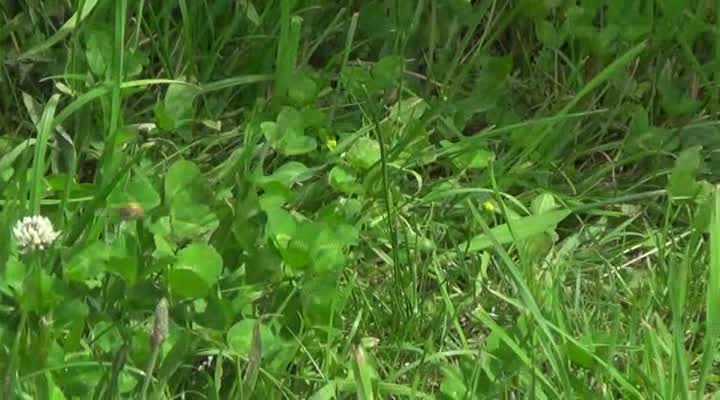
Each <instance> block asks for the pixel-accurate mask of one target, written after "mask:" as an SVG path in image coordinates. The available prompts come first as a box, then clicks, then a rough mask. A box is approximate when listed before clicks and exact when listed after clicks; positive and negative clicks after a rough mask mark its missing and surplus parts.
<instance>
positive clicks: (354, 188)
mask: <svg viewBox="0 0 720 400" xmlns="http://www.w3.org/2000/svg"><path fill="white" fill-rule="evenodd" d="M328 183H329V184H330V186H332V188H333V189H335V190H337V191H338V192H340V193H345V194H353V193H360V192H361V191H362V185H361V184H360V183H359V182H358V181H357V177H355V175H353V174H352V172H350V171H348V170H347V169H345V168H344V167H342V166H339V165H336V166H334V167H333V169H331V170H330V174H329V175H328Z"/></svg>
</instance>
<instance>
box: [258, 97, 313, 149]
mask: <svg viewBox="0 0 720 400" xmlns="http://www.w3.org/2000/svg"><path fill="white" fill-rule="evenodd" d="M260 129H261V130H262V132H263V135H264V136H265V139H267V141H268V142H269V143H270V144H271V145H272V146H273V147H274V148H275V149H276V150H277V151H279V152H280V153H282V154H284V155H287V156H294V155H300V154H305V153H309V152H311V151H313V150H315V148H316V147H317V141H316V140H315V139H314V138H312V137H309V136H306V135H305V124H304V121H303V115H302V113H300V112H299V111H298V110H297V109H295V108H293V107H283V109H282V110H281V111H280V113H279V114H278V116H277V121H276V122H272V121H266V122H263V123H261V124H260Z"/></svg>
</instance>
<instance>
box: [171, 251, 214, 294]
mask: <svg viewBox="0 0 720 400" xmlns="http://www.w3.org/2000/svg"><path fill="white" fill-rule="evenodd" d="M222 268H223V259H222V257H221V256H220V254H218V252H217V251H216V250H215V249H214V248H213V247H212V246H210V245H207V244H202V243H193V244H191V245H189V246H188V247H186V248H184V249H182V250H180V252H178V255H177V261H176V262H175V265H174V266H173V267H172V269H171V270H170V275H169V277H168V280H169V283H170V288H171V289H172V290H173V291H174V292H175V293H177V294H178V295H180V296H182V297H189V298H197V297H205V296H206V295H207V294H208V293H209V292H210V289H211V288H212V287H213V285H215V283H216V282H217V280H218V279H219V277H220V274H221V273H222Z"/></svg>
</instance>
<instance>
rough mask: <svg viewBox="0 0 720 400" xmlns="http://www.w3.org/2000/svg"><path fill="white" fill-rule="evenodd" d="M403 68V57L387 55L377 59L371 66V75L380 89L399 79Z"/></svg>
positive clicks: (391, 84) (395, 82)
mask: <svg viewBox="0 0 720 400" xmlns="http://www.w3.org/2000/svg"><path fill="white" fill-rule="evenodd" d="M402 70H403V59H402V57H400V56H387V57H383V58H381V59H380V61H378V62H377V63H376V64H375V65H374V66H373V68H372V77H373V79H374V80H375V83H376V84H377V85H378V86H379V88H380V89H385V88H388V87H391V86H393V85H395V84H397V82H398V81H399V80H400V78H401V75H402Z"/></svg>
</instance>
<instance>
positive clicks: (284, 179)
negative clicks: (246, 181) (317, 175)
mask: <svg viewBox="0 0 720 400" xmlns="http://www.w3.org/2000/svg"><path fill="white" fill-rule="evenodd" d="M309 177H310V169H309V168H308V167H306V166H305V164H303V163H301V162H297V161H290V162H287V163H285V164H283V165H281V166H280V167H279V168H278V169H276V170H275V172H273V173H272V175H269V176H263V177H262V178H260V179H258V183H259V184H260V185H265V184H268V183H270V182H279V183H281V184H282V185H284V186H287V187H290V186H292V185H294V184H295V183H298V182H302V181H304V180H306V179H308V178H309Z"/></svg>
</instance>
